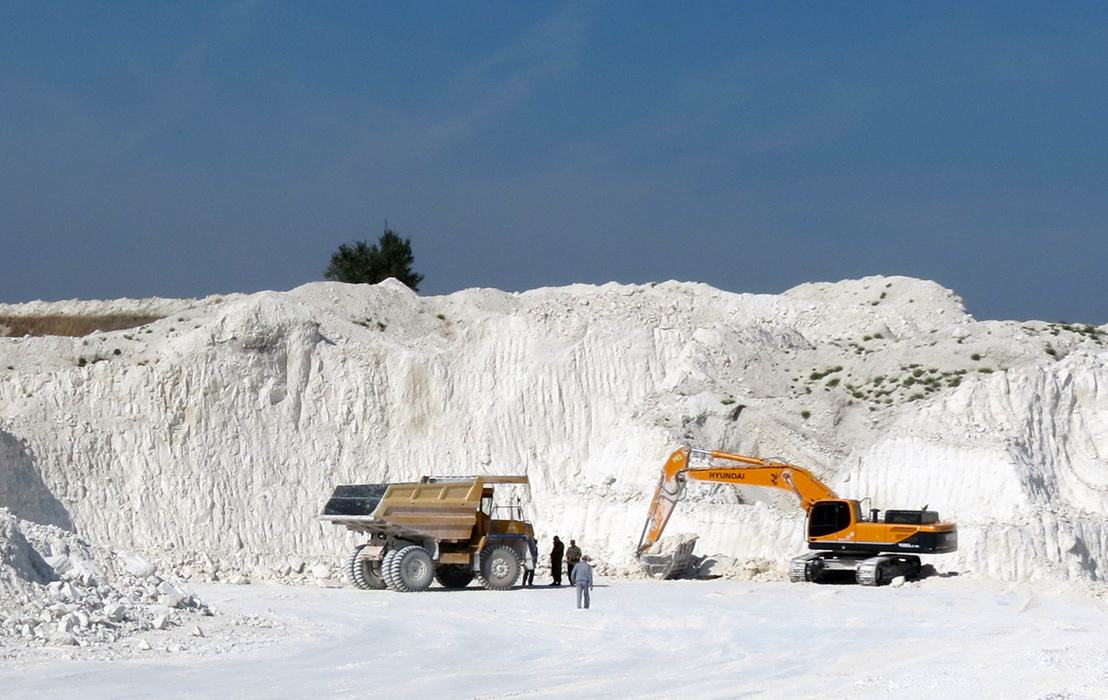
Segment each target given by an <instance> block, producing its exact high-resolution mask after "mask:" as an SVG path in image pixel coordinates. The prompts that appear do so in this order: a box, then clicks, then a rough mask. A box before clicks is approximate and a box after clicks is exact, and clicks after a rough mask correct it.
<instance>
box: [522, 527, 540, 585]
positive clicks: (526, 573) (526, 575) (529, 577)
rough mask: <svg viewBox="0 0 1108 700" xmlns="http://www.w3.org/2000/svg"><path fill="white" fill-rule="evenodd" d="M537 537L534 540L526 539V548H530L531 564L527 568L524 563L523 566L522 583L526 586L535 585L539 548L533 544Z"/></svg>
mask: <svg viewBox="0 0 1108 700" xmlns="http://www.w3.org/2000/svg"><path fill="white" fill-rule="evenodd" d="M538 539H539V538H537V537H536V538H535V540H534V541H531V540H527V548H528V549H529V550H531V566H530V568H528V567H527V565H526V563H525V564H524V566H523V585H524V586H527V587H528V588H531V587H533V586H534V585H535V569H537V568H538V566H539V548H538V547H537V546H536V545H535V542H537V541H538Z"/></svg>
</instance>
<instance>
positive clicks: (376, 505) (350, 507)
mask: <svg viewBox="0 0 1108 700" xmlns="http://www.w3.org/2000/svg"><path fill="white" fill-rule="evenodd" d="M492 483H526V477H496V476H477V477H465V478H452V479H434V478H425V479H424V480H423V481H421V482H420V483H414V484H412V483H408V484H344V485H342V486H339V487H337V488H336V489H335V491H334V493H332V494H331V498H330V499H328V501H327V503H326V505H325V506H324V507H323V513H322V514H321V515H320V518H321V519H323V520H328V521H330V522H332V523H337V524H343V525H346V527H347V528H348V529H351V530H355V531H358V532H387V533H390V534H405V533H418V534H420V535H423V536H427V537H433V538H434V539H436V540H438V541H446V542H464V541H468V540H469V539H470V537H471V536H472V534H473V526H474V524H476V522H477V517H478V514H479V513H480V508H481V497H482V494H483V493H484V489H485V485H486V484H492Z"/></svg>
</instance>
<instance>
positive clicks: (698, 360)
mask: <svg viewBox="0 0 1108 700" xmlns="http://www.w3.org/2000/svg"><path fill="white" fill-rule="evenodd" d="M67 313H69V314H71V313H86V314H107V313H149V314H151V315H159V316H163V318H162V319H161V320H158V321H156V322H153V323H150V324H148V325H146V326H142V327H138V328H132V329H129V330H124V331H114V332H105V333H95V334H93V335H90V336H86V337H84V338H64V337H24V338H11V337H0V507H6V508H8V509H9V510H10V511H11V513H12V514H14V515H15V516H18V517H19V518H22V519H25V520H31V521H35V522H37V523H41V524H44V525H57V526H60V527H62V528H65V529H69V530H73V531H76V532H77V533H79V534H80V535H81V536H82V537H83V538H85V539H87V540H89V541H94V542H98V543H102V544H108V545H111V546H113V547H118V548H121V549H125V550H128V551H135V552H140V553H142V554H143V555H144V556H147V557H150V558H152V559H157V560H161V561H165V562H176V563H177V564H179V565H184V564H185V563H190V565H195V563H196V562H198V561H201V560H204V559H205V558H207V559H212V560H223V561H225V562H231V563H234V564H235V565H236V566H241V567H243V569H244V570H255V571H258V572H262V571H264V570H266V569H267V567H269V568H272V567H273V566H275V565H276V564H277V563H278V562H281V561H287V560H289V559H290V558H301V559H305V558H307V559H311V558H328V557H330V558H334V559H336V560H337V559H339V558H341V557H342V556H343V555H344V553H345V552H346V551H347V549H348V548H349V547H350V545H351V544H352V542H353V540H352V539H351V536H350V535H348V534H347V533H345V532H344V531H341V530H339V529H338V528H335V527H334V526H332V525H330V524H327V523H321V522H320V521H319V520H318V519H317V517H316V516H317V514H318V513H319V511H320V508H321V505H322V503H323V502H324V500H325V499H326V497H327V496H328V495H329V493H330V491H331V489H332V488H333V487H334V486H335V485H336V484H340V483H374V482H387V481H405V480H414V479H417V478H418V477H419V476H421V475H424V474H472V473H502V474H517V473H525V474H527V475H528V476H530V478H531V484H530V487H529V490H527V491H525V492H523V493H522V494H521V495H522V497H523V498H524V501H525V502H526V504H527V505H528V507H529V515H530V516H531V518H532V519H533V521H534V522H535V524H536V527H537V529H538V530H539V532H540V534H541V535H543V536H544V537H549V535H552V534H559V535H562V536H563V538H568V537H570V536H572V537H575V538H576V539H577V540H578V541H579V542H581V543H582V544H583V545H584V546H585V548H586V550H587V551H591V552H592V553H594V554H595V555H597V556H598V557H600V558H603V559H605V560H607V561H608V562H611V563H613V564H616V565H619V564H622V565H626V566H627V567H630V565H631V563H632V554H633V549H634V544H635V542H637V540H638V537H639V534H640V530H641V528H642V524H643V519H644V517H645V512H646V508H647V505H648V503H647V501H648V498H649V496H650V494H651V492H652V490H653V487H654V484H655V482H656V480H657V477H658V473H659V471H660V469H661V466H662V463H663V462H664V460H665V458H666V457H667V456H668V454H669V453H670V452H671V451H672V450H673V449H675V448H676V447H678V446H680V445H682V444H691V445H693V446H697V447H706V448H715V449H723V450H726V451H730V452H739V453H744V454H755V455H760V456H764V457H777V458H780V459H783V460H785V461H788V462H791V463H794V464H798V465H802V466H806V467H808V468H809V469H811V470H812V471H814V472H815V473H816V474H817V475H819V476H820V477H821V478H822V479H823V480H824V481H826V482H827V483H828V484H830V485H831V486H833V487H834V488H835V489H836V490H837V491H838V492H839V494H840V495H842V496H844V497H849V498H863V497H869V498H870V499H871V500H870V501H868V502H867V506H869V505H872V507H875V508H882V509H884V508H889V507H892V508H897V507H900V508H918V507H920V506H923V505H925V504H928V505H929V506H930V508H931V509H933V510H938V511H939V512H940V514H941V515H942V516H943V518H944V519H946V520H953V521H955V522H957V523H958V525H959V528H960V540H961V550H960V551H959V552H958V553H956V554H952V555H946V556H943V557H936V558H934V559H929V561H933V562H934V563H935V564H936V566H937V567H939V568H940V569H944V570H951V569H952V570H959V571H963V572H973V573H976V574H980V575H986V576H990V577H996V578H1001V579H1010V580H1016V579H1020V580H1026V579H1084V580H1102V579H1104V578H1105V577H1108V571H1106V570H1105V567H1106V565H1108V527H1106V522H1108V520H1106V519H1105V514H1106V513H1108V468H1106V466H1105V458H1106V457H1108V350H1106V348H1105V346H1104V341H1105V339H1106V338H1108V335H1104V334H1103V332H1102V331H1101V330H1100V329H1096V328H1090V327H1087V326H1071V325H1064V324H1048V323H1043V322H1022V323H1021V322H995V321H991V322H978V321H975V320H974V319H973V318H972V317H970V316H969V315H967V314H966V312H965V310H964V307H963V305H962V303H961V300H959V299H958V298H957V297H956V296H955V295H954V294H953V293H952V292H951V291H949V290H946V289H944V288H942V287H940V286H938V285H936V284H934V283H932V282H927V281H920V280H916V279H910V278H904V277H888V278H886V277H873V278H866V279H862V280H850V281H844V282H840V283H835V284H808V285H802V286H800V287H797V288H795V289H792V290H789V291H788V292H785V293H784V294H780V295H750V294H732V293H728V292H723V291H720V290H717V289H714V288H712V287H708V286H705V285H701V284H689V283H677V282H666V283H663V284H657V285H642V286H622V285H617V284H608V285H604V286H599V287H596V286H584V285H576V286H571V287H564V288H549V289H537V290H533V291H529V292H525V293H520V294H509V293H504V292H500V291H496V290H487V289H473V290H465V291H461V292H457V293H455V294H451V295H448V296H440V297H420V296H417V295H415V294H413V293H412V292H410V291H409V290H408V289H407V288H405V287H403V286H402V285H400V284H399V283H396V282H395V281H391V280H390V281H388V282H385V283H382V284H380V285H376V286H366V285H344V284H338V283H313V284H308V285H305V286H303V287H300V288H298V289H294V290H292V291H289V292H283V293H276V292H262V293H258V294H251V295H233V296H227V297H210V298H207V299H200V300H165V299H153V300H120V301H115V302H112V301H105V302H60V303H43V302H35V303H33V304H22V305H9V306H0V316H12V315H36V314H38V315H43V314H67ZM0 330H2V329H0ZM669 532H694V533H697V534H698V535H700V542H699V546H698V551H700V552H702V553H716V552H719V553H725V554H727V555H729V556H733V557H736V558H738V559H740V560H742V559H772V560H780V561H785V560H787V559H788V558H789V557H791V556H793V555H795V554H798V553H801V552H802V551H803V550H804V543H803V513H802V512H801V511H800V509H799V508H798V507H797V506H796V504H795V502H793V500H792V499H790V498H789V496H788V494H785V493H779V492H766V491H764V490H763V491H759V490H756V489H755V490H749V489H748V490H743V491H741V492H739V491H736V490H735V489H733V488H732V487H729V486H721V485H709V484H693V485H691V486H690V488H689V500H688V502H686V503H683V504H682V505H681V506H680V507H679V508H678V511H677V513H676V514H675V516H674V518H673V521H672V522H671V524H670V529H669Z"/></svg>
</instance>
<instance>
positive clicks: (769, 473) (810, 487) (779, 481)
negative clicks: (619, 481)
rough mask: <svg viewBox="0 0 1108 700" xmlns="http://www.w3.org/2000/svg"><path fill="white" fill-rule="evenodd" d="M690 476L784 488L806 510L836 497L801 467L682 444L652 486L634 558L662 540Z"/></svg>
mask: <svg viewBox="0 0 1108 700" xmlns="http://www.w3.org/2000/svg"><path fill="white" fill-rule="evenodd" d="M692 457H699V458H704V459H708V460H711V459H716V460H725V461H726V462H730V463H731V464H724V465H718V464H715V465H714V464H708V465H705V466H696V467H693V466H690V465H689V461H690V459H691V458H692ZM736 465H742V466H736ZM689 479H695V480H697V481H713V482H718V483H725V484H742V485H745V486H766V487H770V488H778V489H784V490H786V491H791V492H792V493H794V494H796V496H797V498H799V499H800V506H801V508H803V509H804V511H805V512H807V511H809V510H810V509H811V507H812V505H813V504H814V503H815V502H816V501H820V500H824V499H828V498H831V499H834V498H838V496H836V495H835V492H834V491H832V490H831V488H830V487H828V486H827V485H826V484H824V483H823V482H822V481H820V480H819V479H817V478H816V477H815V475H814V474H812V473H811V472H810V471H808V470H807V469H804V468H802V467H794V466H792V465H790V464H783V463H781V462H775V461H772V460H764V459H760V458H758V457H746V456H743V455H733V454H729V453H727V452H719V451H717V450H700V449H695V448H689V447H682V448H680V449H678V450H676V451H675V452H674V453H673V454H671V455H670V456H669V459H668V460H666V464H665V466H664V467H663V468H662V476H661V478H660V479H659V481H658V487H657V488H656V489H654V498H653V499H652V500H651V502H650V510H649V511H648V512H647V516H646V523H645V524H644V525H643V531H642V535H641V536H640V537H639V545H638V548H637V549H636V550H635V556H636V557H641V556H642V555H643V553H644V552H647V551H649V550H650V548H651V547H652V546H653V545H654V544H655V543H657V542H658V540H659V539H661V537H662V532H663V531H664V530H665V528H666V524H667V523H668V522H669V517H670V516H671V515H672V514H673V509H674V508H676V507H677V503H678V502H679V501H680V500H681V499H683V498H684V497H685V488H686V484H687V482H688V480H689Z"/></svg>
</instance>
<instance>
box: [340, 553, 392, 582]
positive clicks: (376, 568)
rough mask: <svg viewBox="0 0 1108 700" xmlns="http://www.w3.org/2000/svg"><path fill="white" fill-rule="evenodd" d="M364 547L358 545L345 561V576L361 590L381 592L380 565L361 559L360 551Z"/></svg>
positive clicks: (383, 580)
mask: <svg viewBox="0 0 1108 700" xmlns="http://www.w3.org/2000/svg"><path fill="white" fill-rule="evenodd" d="M365 547H366V545H364V544H363V545H358V546H357V547H355V548H354V551H353V553H351V555H350V558H349V559H347V560H346V575H347V577H348V578H349V579H350V582H351V583H353V584H354V585H355V586H357V587H358V588H361V589H362V590H378V591H379V590H381V589H382V588H384V587H385V579H384V578H382V577H381V563H380V562H376V561H371V560H369V559H363V558H362V556H361V553H362V549H364V548H365Z"/></svg>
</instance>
